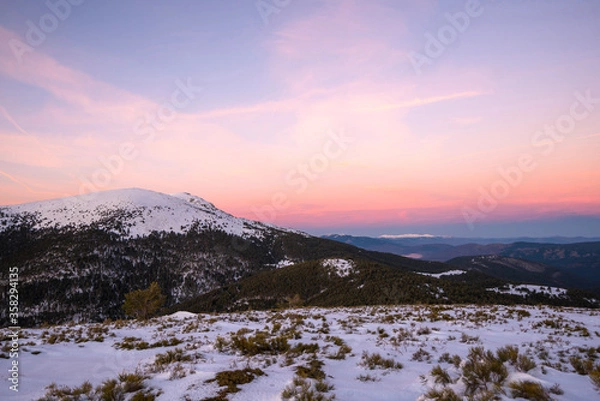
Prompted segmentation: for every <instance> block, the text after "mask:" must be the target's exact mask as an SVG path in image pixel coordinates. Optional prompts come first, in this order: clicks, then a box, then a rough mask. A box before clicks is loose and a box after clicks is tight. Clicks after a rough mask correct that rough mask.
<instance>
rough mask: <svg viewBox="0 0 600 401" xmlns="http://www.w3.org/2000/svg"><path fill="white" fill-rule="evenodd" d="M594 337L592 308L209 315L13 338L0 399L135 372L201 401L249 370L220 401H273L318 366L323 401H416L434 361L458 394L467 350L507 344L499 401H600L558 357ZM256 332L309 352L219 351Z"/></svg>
mask: <svg viewBox="0 0 600 401" xmlns="http://www.w3.org/2000/svg"><path fill="white" fill-rule="evenodd" d="M599 331H600V316H599V315H598V312H597V311H595V310H586V309H569V308H554V307H507V306H498V307H493V306H488V307H476V306H463V307H439V306H433V307H427V306H382V307H362V308H332V309H324V308H304V309H295V310H286V311H272V312H258V311H252V312H246V313H234V314H219V315H214V314H199V315H196V314H192V313H187V312H178V313H177V314H174V315H171V316H165V317H162V318H156V319H153V320H152V321H149V322H136V321H125V322H123V321H117V322H111V323H105V324H91V325H70V326H69V325H66V326H53V327H47V328H39V329H27V330H22V331H21V332H20V333H19V334H20V340H19V341H20V349H19V357H18V366H19V371H18V379H19V387H18V389H19V392H18V393H16V392H14V391H11V390H10V388H9V384H10V382H9V380H8V379H9V377H10V373H9V371H8V366H9V365H10V363H11V360H10V359H1V358H0V368H1V369H0V381H2V382H3V383H5V384H4V385H3V386H0V399H3V400H36V399H39V398H40V397H42V396H43V395H44V393H45V392H46V390H45V387H46V386H48V385H49V384H51V383H53V382H54V383H56V384H58V385H59V387H60V386H63V385H67V386H70V387H75V386H80V385H81V384H83V383H84V381H86V380H89V381H90V382H91V384H92V385H93V386H98V385H101V384H102V383H103V382H106V381H107V380H109V379H116V378H118V376H119V374H121V373H124V372H126V373H132V372H135V371H137V372H138V373H142V374H145V375H146V376H147V379H146V380H145V382H144V384H145V385H146V387H147V388H148V389H153V390H152V391H154V392H155V393H156V392H159V391H162V395H160V396H158V397H157V400H158V401H160V400H165V401H167V400H204V399H207V398H210V397H216V396H217V394H218V393H219V392H220V391H223V389H224V388H225V387H219V386H218V385H217V383H215V382H214V381H210V380H211V379H213V378H215V376H216V374H217V373H218V372H223V371H233V370H240V369H245V368H250V369H260V370H262V371H263V372H264V375H261V376H257V377H255V378H253V379H252V380H251V381H250V382H249V383H245V384H240V385H239V392H233V393H231V394H229V395H228V396H227V398H226V399H228V400H230V401H236V400H240V401H241V400H253V401H267V400H273V401H275V400H282V399H283V397H282V395H283V393H284V391H285V389H286V388H289V387H290V386H292V383H293V381H294V380H295V379H296V380H297V379H298V376H297V374H296V372H297V371H298V367H299V366H307V365H308V364H309V363H310V361H311V360H314V359H317V360H319V361H321V362H322V363H323V367H322V370H323V371H324V373H325V375H326V377H325V378H324V381H323V382H324V383H325V384H327V385H332V386H333V388H329V389H328V390H327V389H325V390H323V389H321V391H324V392H323V393H322V395H323V396H324V398H323V399H324V400H327V399H330V397H332V396H335V399H336V400H343V401H363V400H373V401H415V400H420V401H424V400H427V398H426V397H425V396H424V394H425V393H427V392H428V391H429V390H430V389H432V388H438V389H441V388H442V385H441V384H436V383H435V378H434V377H433V376H432V375H431V371H432V369H433V368H434V367H435V366H436V365H438V364H439V365H440V366H441V367H442V368H443V369H444V370H446V371H447V372H448V374H449V376H450V378H451V379H452V380H453V383H451V384H449V385H448V387H449V388H453V389H455V390H456V391H457V392H459V393H461V392H462V389H464V384H463V382H462V381H461V379H460V377H459V376H460V369H461V367H464V366H465V362H466V358H467V355H468V354H469V352H470V351H469V350H470V349H471V348H473V347H484V348H485V349H486V350H489V351H491V352H496V350H497V349H498V348H500V347H504V346H507V345H514V346H515V347H517V348H518V351H519V355H526V356H528V358H530V359H531V360H532V361H533V362H535V364H534V365H532V366H529V367H527V368H519V367H517V366H513V365H512V364H511V363H508V362H506V363H505V364H504V365H505V366H506V368H507V370H508V378H507V379H506V380H505V381H504V382H503V383H502V390H503V391H504V394H502V393H500V394H498V397H499V398H498V399H499V400H502V401H509V400H513V399H515V398H513V397H512V396H511V393H510V388H509V384H510V382H514V381H518V380H529V381H532V382H535V383H540V384H542V385H543V386H544V388H546V389H549V388H551V387H553V386H558V388H560V390H561V391H559V393H561V394H556V395H555V394H551V397H552V399H554V400H556V401H592V400H600V393H599V392H598V390H597V389H595V388H594V386H593V384H592V382H591V380H590V378H589V377H588V376H587V375H584V374H578V373H576V372H575V369H574V365H572V363H570V362H569V361H570V360H576V359H578V358H580V359H581V360H583V361H587V360H593V359H596V358H597V357H598V352H600V349H597V347H598V339H599V338H600V333H599ZM257 332H262V333H263V334H264V335H265V336H266V337H267V338H268V339H271V338H275V337H276V336H286V338H287V341H288V342H289V345H290V347H292V348H290V351H289V352H291V353H293V352H294V351H293V348H294V347H295V346H297V345H298V344H300V343H302V344H305V345H306V344H313V345H316V346H317V347H318V348H317V349H316V351H315V352H314V354H313V353H310V352H307V351H305V352H302V351H296V353H295V354H293V355H294V356H293V357H289V355H290V354H289V353H288V352H287V351H283V350H281V351H277V352H267V351H263V352H260V353H257V354H256V355H243V354H242V353H241V352H240V350H239V349H236V348H235V347H234V346H232V345H231V344H229V345H228V341H230V340H231V338H233V337H235V336H236V335H237V336H240V335H245V336H251V335H253V334H255V333H257ZM98 333H101V334H98ZM236 333H238V334H236ZM243 333H245V334H243ZM0 334H2V335H3V336H2V337H4V338H7V337H5V336H6V335H8V334H11V332H10V330H8V329H0ZM128 338H129V340H127V339H128ZM173 339H177V340H181V341H182V342H181V343H180V344H177V345H172V346H158V347H153V346H152V347H148V348H145V349H128V348H124V347H120V346H119V344H124V343H127V342H128V341H129V344H131V345H134V344H141V342H142V341H146V342H147V344H153V343H157V342H160V341H167V340H173ZM7 343H8V342H7ZM343 345H344V346H346V347H348V348H347V349H346V350H345V352H344V353H343V355H342V356H336V355H341V354H340V353H341V349H342V346H343ZM176 348H179V349H180V350H181V356H182V358H181V362H177V361H176V360H172V361H171V362H169V363H164V364H163V365H161V367H160V369H157V368H156V367H157V362H156V361H158V359H159V358H158V357H157V355H162V356H163V359H164V356H165V355H166V354H167V352H171V353H174V352H175V349H176ZM364 353H368V355H373V354H380V355H381V356H382V357H383V358H386V359H387V358H389V359H392V360H393V361H395V362H397V363H401V364H402V365H403V367H401V368H389V367H388V368H386V367H384V366H379V365H371V366H366V365H365V364H364V355H365V354H364ZM5 355H7V354H5ZM455 358H458V361H459V362H460V361H461V360H462V362H460V365H459V364H456V365H453V362H452V361H453V359H455ZM306 383H308V384H312V387H313V389H314V388H315V385H316V384H317V382H316V380H312V379H307V381H306ZM490 387H491V384H490ZM131 395H132V394H131V393H129V394H128V395H127V399H129V397H131ZM211 399H213V398H211ZM292 399H293V398H292ZM311 399H316V398H311ZM464 399H465V400H466V399H467V398H466V397H465V398H464ZM519 399H520V400H522V398H519ZM539 399H542V398H539Z"/></svg>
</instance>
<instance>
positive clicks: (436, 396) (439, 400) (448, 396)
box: [425, 387, 463, 401]
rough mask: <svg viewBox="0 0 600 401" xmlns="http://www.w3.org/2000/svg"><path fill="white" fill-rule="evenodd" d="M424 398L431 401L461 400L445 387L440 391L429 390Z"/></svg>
mask: <svg viewBox="0 0 600 401" xmlns="http://www.w3.org/2000/svg"><path fill="white" fill-rule="evenodd" d="M425 396H426V397H427V398H429V399H430V400H433V401H462V399H463V398H462V397H460V396H459V395H458V394H456V393H455V392H454V390H452V389H450V388H447V387H445V388H443V389H441V390H436V389H431V390H429V391H428V392H427V393H426V394H425Z"/></svg>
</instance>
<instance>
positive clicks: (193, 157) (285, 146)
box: [0, 1, 600, 226]
mask: <svg viewBox="0 0 600 401" xmlns="http://www.w3.org/2000/svg"><path fill="white" fill-rule="evenodd" d="M303 7H305V9H303V11H302V12H300V11H299V10H297V11H295V10H294V8H293V6H289V7H287V8H285V9H282V11H281V13H280V15H278V16H277V18H278V20H277V21H276V24H275V25H274V26H273V27H269V28H268V29H269V31H267V32H260V33H256V38H257V39H256V40H257V43H256V50H254V49H253V51H255V52H256V54H260V55H261V57H262V58H261V69H262V71H263V73H264V75H263V78H265V77H266V78H268V79H267V80H265V81H263V83H262V84H263V85H264V86H265V87H266V88H268V90H266V91H265V93H267V94H268V95H264V94H263V95H261V96H258V95H257V96H250V95H248V94H244V97H243V98H242V97H238V96H237V95H236V94H235V91H233V92H231V93H229V92H228V96H229V97H230V99H231V101H230V102H220V103H219V104H218V105H213V104H212V103H211V102H210V99H209V98H206V96H208V95H206V94H204V93H200V92H198V93H197V94H196V95H195V96H196V97H197V98H194V99H191V102H189V106H186V107H181V108H173V105H172V104H170V103H169V102H170V99H171V98H172V97H173V94H174V93H175V92H176V91H177V90H178V88H180V85H179V84H177V82H186V80H190V79H191V81H192V82H194V85H196V86H198V87H207V89H209V90H211V88H210V83H206V82H202V81H201V80H199V79H196V78H194V77H195V74H194V71H189V74H188V75H183V76H182V75H179V74H176V73H175V72H174V71H171V72H169V73H167V74H165V76H163V77H161V82H162V84H161V85H163V86H165V87H170V88H171V90H167V91H166V93H164V95H163V96H161V97H160V98H153V97H150V96H148V95H144V94H143V93H144V91H143V90H138V91H136V90H132V88H125V87H124V86H123V85H119V84H118V83H117V80H107V79H106V76H105V77H104V78H100V77H98V76H97V75H98V74H97V71H96V72H92V71H87V70H85V69H82V68H81V66H80V65H81V63H78V62H76V61H77V60H75V58H74V57H75V56H70V53H69V51H68V49H67V48H64V49H62V51H61V52H57V51H53V50H54V49H55V48H59V47H60V45H61V43H62V42H60V41H59V40H58V39H56V41H57V42H56V44H55V45H54V46H55V47H53V48H48V49H46V48H44V47H43V46H42V47H40V48H36V49H34V50H33V51H32V52H30V53H27V54H25V55H24V62H23V63H18V62H17V61H16V60H15V58H14V55H13V54H12V52H11V50H10V48H9V47H8V46H0V79H1V80H3V81H4V82H8V83H10V84H11V85H12V86H13V87H20V86H21V87H22V88H23V90H22V91H21V92H19V91H18V90H16V91H15V90H14V89H12V92H10V95H7V96H0V111H1V113H0V146H1V150H0V204H12V203H21V202H25V201H35V200H41V199H46V198H50V197H57V196H65V195H73V194H77V193H79V192H80V190H81V189H82V188H86V189H87V190H89V189H90V188H92V185H88V184H85V185H83V183H84V182H87V183H89V182H91V183H92V184H94V177H95V178H98V177H100V175H99V172H100V171H107V170H111V169H112V170H114V171H112V172H109V174H108V175H106V174H104V176H103V180H99V179H96V181H95V184H94V185H93V187H94V188H95V189H98V190H103V189H112V188H123V187H145V188H148V189H153V190H157V191H161V192H167V193H173V192H180V191H187V192H192V193H194V194H196V195H198V196H201V197H204V198H206V199H207V200H209V201H211V202H214V203H215V204H216V205H217V206H219V207H222V208H223V209H225V210H226V211H229V212H231V213H233V214H236V215H240V216H244V217H249V218H258V217H260V216H257V213H255V210H257V208H261V207H265V206H269V205H271V204H272V198H273V196H274V195H275V194H284V195H285V197H286V200H287V201H288V202H287V206H286V207H285V208H281V209H280V210H277V213H276V214H275V217H276V218H275V221H274V222H275V223H278V224H281V225H292V226H293V225H303V224H304V225H333V226H335V225H336V224H340V223H342V222H343V223H349V222H352V223H353V224H356V225H361V224H363V225H367V224H374V223H376V222H380V223H384V222H388V223H389V222H396V223H398V224H404V223H410V224H418V223H430V222H436V221H437V222H440V221H446V222H457V221H460V220H461V219H462V216H461V208H462V207H463V206H464V205H475V204H476V202H477V200H478V196H479V188H484V189H489V188H490V186H492V185H494V183H495V182H496V181H497V180H499V179H502V177H501V176H499V173H498V171H499V169H504V168H509V167H511V166H513V165H514V164H515V163H517V161H518V159H519V156H520V155H521V154H523V153H530V154H531V155H532V157H533V159H534V162H535V163H536V168H535V169H533V171H531V172H525V173H524V174H523V180H522V184H519V185H515V186H513V187H510V193H509V194H508V195H507V196H506V198H505V199H501V200H500V202H499V206H498V208H497V209H496V210H495V211H494V212H493V213H490V215H489V216H488V218H489V219H490V220H495V219H500V218H502V219H509V218H511V216H512V217H513V218H523V216H527V215H531V214H532V213H534V211H535V210H539V211H542V212H540V214H541V215H542V214H543V215H553V214H557V215H558V214H560V213H563V212H564V211H565V210H568V211H569V212H570V213H572V212H575V213H590V214H600V207H597V205H598V204H599V203H600V184H599V183H600V180H598V178H600V177H599V176H598V171H600V165H599V162H598V158H597V156H596V155H597V154H598V151H599V150H600V141H599V140H598V137H597V134H596V135H595V134H594V133H597V132H598V127H599V124H600V117H599V116H600V112H598V113H592V114H591V117H590V118H588V119H586V120H584V121H582V122H580V123H579V122H578V125H577V129H576V132H575V133H574V134H573V135H571V136H569V137H567V138H566V139H565V140H564V142H561V143H557V144H556V145H557V149H560V152H559V151H555V152H554V153H553V154H551V155H549V156H544V155H542V154H541V153H540V152H539V149H536V148H535V147H532V145H531V138H532V135H533V134H534V132H535V131H536V130H538V129H541V128H542V127H543V126H544V124H552V123H554V121H555V119H556V118H557V117H559V116H560V115H561V113H564V112H565V110H566V111H568V110H569V106H570V104H571V103H572V93H574V92H575V91H576V90H585V89H586V88H585V87H583V88H581V87H580V86H578V85H576V83H577V82H575V81H573V85H571V86H570V87H569V88H567V89H565V88H564V87H562V86H560V85H559V84H558V83H556V85H557V86H556V93H557V95H556V99H555V100H552V101H550V100H548V99H539V100H538V99H535V98H534V97H532V96H533V94H534V93H536V91H537V89H538V88H539V87H540V85H541V83H540V82H532V83H531V89H527V88H524V89H515V88H513V87H506V86H505V85H502V84H501V82H503V81H502V80H500V79H499V78H498V77H499V74H500V72H499V68H501V67H498V66H496V65H495V64H494V62H493V61H491V60H490V61H485V60H483V61H481V60H479V59H477V57H476V54H475V55H474V54H470V53H469V54H467V53H465V52H468V49H469V46H473V47H474V48H477V46H479V45H480V44H479V43H478V41H479V39H478V38H477V37H476V35H477V34H478V33H480V32H481V31H482V30H485V29H488V28H486V27H485V26H483V25H482V24H477V23H478V22H479V21H473V27H472V28H469V29H470V30H469V31H467V32H465V33H464V34H463V35H462V36H461V37H460V38H459V39H458V41H457V43H456V44H451V45H449V46H448V49H447V50H446V52H447V54H448V55H445V56H443V57H440V59H439V60H435V65H434V66H433V67H432V68H431V70H430V71H428V72H427V74H424V75H416V74H414V71H412V68H411V65H410V62H409V60H408V58H407V54H408V53H409V52H411V51H415V50H417V51H422V48H421V47H420V46H423V44H424V42H425V39H424V38H425V37H424V36H423V34H422V33H417V34H415V32H414V31H415V26H414V21H413V19H419V18H422V19H423V20H424V21H428V23H430V24H431V21H432V20H430V19H431V18H433V19H435V18H437V17H436V16H439V15H441V16H443V12H441V11H439V10H438V8H439V7H440V5H439V3H437V2H434V1H429V2H423V3H422V4H419V5H413V6H411V7H408V8H407V10H408V11H406V10H403V9H402V7H396V6H394V5H392V4H389V3H387V2H384V1H375V2H370V3H369V4H365V3H361V2H356V1H348V2H344V1H334V2H322V3H320V2H317V3H315V5H312V6H311V7H312V8H311V7H309V6H307V5H305V6H303ZM454 12H455V11H454ZM407 13H409V14H410V16H411V17H410V18H409V17H407V15H409V14H407ZM73 18H75V17H73ZM481 18H484V17H481ZM488 18H493V17H491V16H490V17H488ZM440 20H441V21H442V22H437V24H438V25H436V24H433V25H429V26H430V28H423V32H427V31H428V30H429V31H431V32H435V31H436V29H437V28H438V27H439V24H440V23H444V20H443V18H442V19H440ZM68 22H69V21H66V24H65V29H69V28H68V26H67V23H68ZM446 23H447V22H446ZM73 29H74V28H73ZM79 29H81V28H79ZM488 33H489V32H488ZM232 35H233V34H232ZM18 37H19V34H18V33H17V32H15V31H12V30H11V29H9V28H7V27H6V25H4V26H3V24H2V23H1V21H0V43H7V42H8V41H9V40H10V39H12V38H18ZM196 40H198V41H202V40H203V38H202V37H198V38H196ZM90 46H91V44H90ZM123 46H125V45H123ZM453 52H454V53H457V54H463V56H462V57H463V58H455V57H454V56H453V55H452V53H453ZM493 54H494V52H493V51H492V50H490V53H489V55H488V54H484V55H483V57H484V58H485V57H491V55H493ZM60 55H67V56H60ZM199 60H200V61H202V59H201V58H200V59H199ZM467 60H471V61H467ZM594 60H596V59H594ZM78 65H79V66H78ZM534 65H535V64H534ZM221 67H222V68H229V67H230V66H229V65H223V66H221ZM139 68H140V71H144V68H145V66H143V65H140V66H139ZM514 68H515V69H517V68H520V70H519V71H522V72H521V73H522V74H523V76H525V75H526V74H529V72H530V68H531V65H529V64H527V65H523V66H520V65H519V66H517V65H514ZM561 68H564V67H561ZM582 68H583V67H582ZM557 74H558V73H557ZM557 76H561V75H560V74H559V75H557ZM165 77H168V78H165ZM170 77H173V78H170ZM169 82H170V86H169ZM552 84H554V83H552ZM0 85H1V84H0ZM590 85H591V84H590ZM590 85H588V87H589V86H590ZM591 86H592V87H593V88H594V89H595V88H596V86H594V85H591ZM578 88H581V89H578ZM216 89H218V88H216ZM216 89H215V88H213V89H212V90H216ZM598 89H599V91H598V93H599V94H600V88H598ZM179 90H180V89H179ZM517 90H519V91H521V90H522V91H523V92H522V93H517V92H516V91H517ZM549 90H550V89H548V88H545V89H544V91H549ZM30 91H40V92H42V93H44V96H45V97H44V98H35V102H32V105H31V106H29V107H27V108H26V107H22V106H19V104H20V103H23V102H26V97H25V96H26V95H25V93H29V92H30ZM8 96H13V97H14V98H16V99H19V102H16V103H14V104H13V103H12V102H9V97H8ZM27 96H29V95H27ZM516 97H519V99H523V100H522V102H523V103H522V104H523V105H524V106H526V107H522V106H520V105H519V104H518V103H517V102H515V101H514V99H515V98H516ZM34 104H35V105H34ZM165 104H167V105H170V107H171V109H172V110H175V114H174V118H173V119H172V120H170V121H168V122H164V121H163V122H164V124H161V126H162V125H164V128H163V127H161V128H152V125H151V123H150V120H148V118H149V117H148V116H150V117H154V118H156V116H157V115H160V113H161V112H162V111H166V110H167V109H165V108H164V107H165ZM161 110H162V111H161ZM599 111H600V107H599ZM140 121H143V122H144V123H143V124H141V125H140ZM140 127H144V129H145V130H146V131H145V134H144V133H142V132H141V130H140ZM332 135H337V136H339V135H342V136H344V135H345V136H346V137H347V138H348V139H349V141H348V143H345V144H339V143H333V144H332ZM124 146H125V147H126V148H128V149H129V152H125V153H128V154H129V157H122V155H121V153H120V152H121V151H122V149H123V147H124ZM333 149H335V150H336V151H335V152H334V151H333ZM338 150H339V152H338ZM100 181H101V182H100Z"/></svg>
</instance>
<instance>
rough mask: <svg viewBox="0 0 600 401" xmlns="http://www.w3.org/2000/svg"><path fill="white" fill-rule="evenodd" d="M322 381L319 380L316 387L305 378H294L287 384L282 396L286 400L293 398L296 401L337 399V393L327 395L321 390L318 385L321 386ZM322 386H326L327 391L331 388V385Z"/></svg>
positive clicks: (329, 400)
mask: <svg viewBox="0 0 600 401" xmlns="http://www.w3.org/2000/svg"><path fill="white" fill-rule="evenodd" d="M319 383H320V382H317V384H316V385H315V388H313V386H312V385H311V383H310V382H308V381H307V380H305V379H302V378H298V377H296V378H294V382H293V383H292V384H290V385H289V386H287V387H286V388H285V389H284V390H283V392H282V393H281V398H283V399H284V400H290V399H293V400H295V401H332V400H334V399H335V395H330V396H327V395H325V394H323V393H322V392H320V391H319V390H318V389H317V388H316V387H317V386H319ZM320 387H321V388H326V389H327V391H329V390H331V388H332V387H331V386H329V385H328V384H323V385H321V386H320Z"/></svg>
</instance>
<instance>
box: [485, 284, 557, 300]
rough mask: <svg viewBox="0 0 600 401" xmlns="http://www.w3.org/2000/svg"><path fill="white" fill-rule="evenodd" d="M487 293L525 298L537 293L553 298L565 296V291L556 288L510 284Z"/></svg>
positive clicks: (490, 289)
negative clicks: (492, 292)
mask: <svg viewBox="0 0 600 401" xmlns="http://www.w3.org/2000/svg"><path fill="white" fill-rule="evenodd" d="M488 291H494V292H498V293H500V294H510V295H520V296H523V297H524V296H527V295H528V294H530V293H533V292H537V293H541V294H546V295H550V296H554V297H565V296H567V290H566V289H564V288H558V287H544V286H541V285H515V284H510V285H508V286H507V287H505V288H488Z"/></svg>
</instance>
